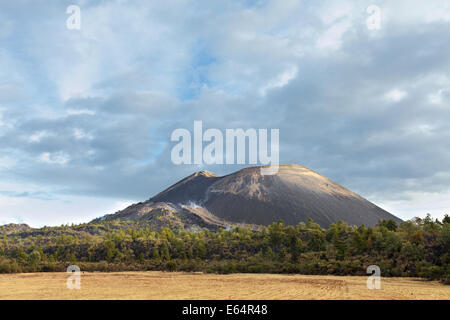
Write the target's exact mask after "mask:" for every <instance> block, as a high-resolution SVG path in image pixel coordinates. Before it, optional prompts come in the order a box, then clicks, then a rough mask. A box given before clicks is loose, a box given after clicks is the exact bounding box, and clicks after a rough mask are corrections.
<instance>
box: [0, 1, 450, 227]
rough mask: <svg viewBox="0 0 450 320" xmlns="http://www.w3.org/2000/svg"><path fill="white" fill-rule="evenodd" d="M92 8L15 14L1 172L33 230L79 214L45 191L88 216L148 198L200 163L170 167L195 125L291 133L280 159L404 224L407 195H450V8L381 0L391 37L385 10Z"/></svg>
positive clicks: (3, 53) (3, 84)
mask: <svg viewBox="0 0 450 320" xmlns="http://www.w3.org/2000/svg"><path fill="white" fill-rule="evenodd" d="M33 3H34V2H33ZM78 4H79V5H80V7H81V10H82V17H83V18H82V25H81V30H80V31H75V30H68V29H67V28H66V27H65V19H66V18H67V14H66V13H65V9H66V4H65V3H64V2H58V3H52V4H50V3H44V2H42V3H40V5H36V6H34V5H33V8H34V10H33V11H30V10H27V9H26V8H28V6H27V3H26V2H21V3H15V2H14V3H12V2H8V3H6V2H5V3H2V4H1V5H0V21H2V25H4V26H5V28H3V29H2V28H0V29H2V30H3V31H1V32H0V39H1V41H2V47H1V48H0V177H1V179H2V181H8V182H10V183H11V185H8V188H10V189H5V188H2V189H3V190H5V191H7V190H9V191H10V192H14V193H12V194H4V195H3V196H4V197H10V198H11V199H16V200H17V197H16V196H15V195H18V194H22V195H24V197H22V198H21V201H23V202H16V203H17V205H16V206H15V207H11V206H5V205H4V208H5V210H6V211H4V212H8V213H5V215H6V214H8V216H11V215H13V214H15V212H17V211H18V209H19V208H20V206H23V208H24V209H25V208H29V207H31V206H32V205H33V206H39V208H38V210H36V213H35V214H36V218H35V219H34V220H33V221H38V220H39V219H41V221H43V222H42V223H47V224H51V221H52V219H56V218H55V215H56V214H57V213H56V211H55V210H57V209H58V210H59V209H61V208H64V210H68V211H67V212H71V214H73V215H77V213H76V212H75V211H74V210H73V209H70V206H69V205H68V204H67V205H66V204H64V205H63V204H62V203H60V206H55V205H47V204H45V201H46V200H45V199H39V201H37V199H35V198H34V197H35V196H36V195H39V194H38V193H36V192H42V193H45V194H46V195H49V196H48V198H52V199H53V198H55V199H63V198H64V199H65V198H77V199H79V200H80V201H83V202H84V204H80V206H81V207H83V209H84V208H86V207H87V206H88V205H93V203H94V200H93V199H91V198H89V197H95V199H97V200H98V203H101V205H100V204H99V205H98V206H96V205H95V206H93V207H95V208H96V209H97V210H98V214H97V216H98V215H101V214H103V213H107V212H105V210H106V209H108V208H109V209H110V208H111V206H107V205H106V203H108V202H110V203H113V202H115V201H125V202H126V203H128V202H130V201H135V200H143V199H147V198H149V197H150V196H152V195H154V194H155V193H157V192H159V191H160V190H161V189H163V188H164V187H167V186H169V185H170V184H171V183H174V182H176V181H177V180H179V179H181V178H183V177H184V176H185V175H188V174H190V173H192V171H194V170H198V169H200V168H199V167H196V166H174V165H173V164H172V163H171V161H170V149H171V147H172V144H171V143H170V134H171V132H172V131H173V130H175V129H177V128H187V129H189V130H192V125H193V121H194V120H202V121H203V124H204V126H205V129H206V128H218V129H220V130H225V129H226V128H244V129H248V128H279V129H280V151H281V155H280V160H281V162H284V163H300V164H302V165H305V166H307V167H310V168H311V169H314V170H316V171H318V172H321V173H323V174H325V175H327V176H329V177H330V178H332V179H334V180H336V181H337V182H339V183H341V184H343V185H344V186H346V187H349V188H351V189H352V190H355V191H357V192H358V193H360V194H361V195H363V196H366V197H368V198H369V199H371V200H372V199H373V200H376V201H378V202H379V203H388V204H389V206H390V208H392V211H393V213H396V208H399V211H401V212H402V214H403V216H402V217H403V218H406V217H407V216H408V213H407V212H406V211H405V209H404V208H409V207H408V205H407V203H408V201H410V202H409V203H411V204H412V203H414V204H420V205H423V206H430V207H432V206H433V205H432V201H429V202H425V201H422V202H421V201H419V200H418V199H419V198H420V196H419V194H422V193H425V194H433V195H435V196H433V197H437V198H438V197H439V195H441V196H442V197H445V195H446V194H448V192H449V186H450V170H449V168H448V166H447V165H446V164H447V163H449V161H450V152H449V151H448V150H450V149H449V145H448V141H450V130H449V129H448V124H447V122H448V121H447V119H449V117H450V110H449V109H448V105H449V102H450V94H449V91H448V89H447V88H448V87H449V85H450V78H449V76H448V74H449V69H450V63H449V62H450V58H449V56H448V55H447V54H445V53H446V52H449V49H450V40H449V37H448V36H447V34H448V32H447V30H448V29H449V26H450V19H449V18H448V17H449V16H450V15H449V13H450V11H449V5H448V4H447V2H446V1H444V0H442V1H438V0H435V1H431V2H427V3H423V2H420V1H403V0H399V1H395V2H393V1H379V2H378V4H377V5H378V6H379V7H380V8H381V10H382V13H383V20H382V24H381V29H380V30H376V31H371V30H368V29H367V26H366V19H367V16H368V15H367V12H366V9H367V7H368V6H369V5H372V4H373V3H372V2H371V1H362V2H358V3H355V2H353V1H344V0H341V1H336V2H333V4H329V3H328V2H325V1H315V2H314V3H307V2H304V1H291V0H290V1H259V2H253V1H252V2H248V1H234V2H211V1H200V2H195V3H193V2H191V1H187V0H173V1H170V5H169V4H168V3H163V2H148V1H133V2H131V1H108V2H105V1H89V2H87V1H80V2H78ZM28 5H31V2H29V3H28ZM169 7H170V9H169ZM11 17H14V19H11ZM19 22H20V23H19ZM241 167H242V166H204V167H202V168H201V169H207V170H210V171H215V172H217V173H218V174H227V173H229V172H232V171H234V170H236V169H239V168H241ZM30 184H31V185H33V188H31V189H30V188H29V185H30ZM437 198H433V199H437ZM8 199H9V198H8ZM27 199H28V200H27ZM16 200H14V201H16ZM91 200H92V201H91ZM4 201H5V203H6V201H7V198H5V199H4ZM27 201H28V202H27ZM58 201H59V200H58ZM61 201H62V200H61ZM401 201H403V202H401ZM101 206H104V208H105V210H103V209H101ZM443 207H444V205H440V207H439V208H438V209H436V210H435V211H437V210H441V209H442V210H444V208H443ZM436 208H437V207H436ZM44 209H45V210H49V211H51V210H53V211H54V212H55V213H54V214H53V215H52V214H51V213H50V212H47V213H44V211H45V210H44ZM432 209H433V208H432ZM432 209H430V211H431V210H432ZM433 210H434V209H433ZM80 212H81V211H80ZM89 212H92V211H89ZM433 212H434V211H433ZM414 213H415V211H414ZM92 214H93V213H92ZM68 215H69V214H68ZM39 217H40V218H39ZM67 217H68V216H66V218H67ZM2 218H3V217H2ZM27 218H29V216H24V219H25V220H26V219H27ZM74 220H76V221H80V220H82V219H81V218H79V217H77V219H74ZM44 221H45V222H44ZM58 221H61V220H58Z"/></svg>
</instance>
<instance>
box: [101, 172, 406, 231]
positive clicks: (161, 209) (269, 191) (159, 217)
mask: <svg viewBox="0 0 450 320" xmlns="http://www.w3.org/2000/svg"><path fill="white" fill-rule="evenodd" d="M260 169H261V167H251V168H246V169H243V170H240V171H237V172H235V173H232V174H230V175H226V176H222V177H219V176H217V175H215V174H213V173H211V172H207V171H201V172H197V173H194V174H193V175H191V176H188V177H186V178H185V179H183V180H181V181H179V182H177V183H176V184H174V185H172V186H171V187H169V188H168V189H166V190H164V191H162V192H161V193H159V194H157V195H156V196H154V197H152V198H150V199H149V200H147V201H145V202H141V203H138V204H135V205H132V206H130V207H128V208H126V209H124V210H122V211H119V212H117V213H115V214H112V215H108V216H105V217H103V218H100V219H101V220H113V219H125V220H134V221H135V220H139V221H142V220H145V221H147V222H150V223H151V224H153V225H155V226H160V227H174V226H175V227H184V228H187V229H190V228H193V227H200V228H203V227H205V228H209V229H217V228H219V227H228V226H233V225H238V224H243V223H244V224H249V225H254V226H258V225H268V224H271V223H272V222H276V221H280V220H282V221H284V223H286V224H288V225H296V224H298V223H299V222H306V221H307V220H308V219H312V220H313V221H314V222H317V223H318V224H320V225H321V226H322V227H324V228H327V227H329V226H330V224H332V223H335V222H338V221H340V220H343V221H345V222H347V223H348V224H350V225H357V226H359V225H363V224H364V225H366V226H373V225H375V224H376V223H378V221H379V220H389V219H392V220H394V221H395V222H397V223H400V222H401V221H402V220H401V219H399V218H397V217H395V216H394V215H392V214H390V213H389V212H387V211H385V210H383V209H381V208H380V207H378V206H376V205H375V204H373V203H371V202H370V201H368V200H366V199H364V198H362V197H361V196H359V195H357V194H355V193H353V192H352V191H350V190H348V189H346V188H344V187H343V186H341V185H339V184H337V183H336V182H333V181H331V180H330V179H328V178H326V177H324V176H322V175H320V174H318V173H316V172H314V171H312V170H310V169H308V168H305V167H302V166H300V165H281V166H280V168H279V171H278V173H277V174H275V175H261V170H260Z"/></svg>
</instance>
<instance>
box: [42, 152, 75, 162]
mask: <svg viewBox="0 0 450 320" xmlns="http://www.w3.org/2000/svg"><path fill="white" fill-rule="evenodd" d="M39 160H40V161H42V162H45V163H49V164H57V165H66V164H67V163H68V162H69V161H70V156H69V155H68V154H66V153H64V152H61V151H59V152H53V153H51V152H44V153H42V154H41V155H40V156H39Z"/></svg>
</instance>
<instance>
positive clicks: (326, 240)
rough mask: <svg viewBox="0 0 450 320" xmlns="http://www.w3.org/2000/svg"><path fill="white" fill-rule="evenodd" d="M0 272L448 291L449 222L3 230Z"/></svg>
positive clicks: (124, 224) (111, 224) (126, 224)
mask: <svg viewBox="0 0 450 320" xmlns="http://www.w3.org/2000/svg"><path fill="white" fill-rule="evenodd" d="M0 235H1V237H2V238H1V241H0V273H17V272H40V271H43V272H49V271H65V270H66V268H67V266H68V265H71V264H76V265H78V266H79V267H80V268H81V270H83V271H143V270H164V271H203V272H212V273H299V274H311V275H325V274H334V275H366V268H367V266H369V265H378V266H379V267H380V268H381V272H382V276H387V277H423V278H427V279H431V280H440V281H442V282H444V283H447V284H450V217H449V216H445V218H444V219H443V220H442V221H439V220H437V219H436V220H433V219H432V218H431V217H430V216H427V217H426V218H424V219H420V218H415V219H413V220H410V221H406V222H403V223H401V224H400V225H397V224H396V223H395V222H394V221H392V220H390V221H380V222H379V223H378V224H377V225H376V226H375V227H365V226H359V227H357V226H350V225H348V224H347V223H345V222H343V221H340V222H338V223H335V224H332V225H331V226H330V227H329V228H327V229H324V228H321V227H320V226H319V225H318V224H317V223H314V222H313V221H312V220H308V221H307V222H306V223H299V224H298V225H297V226H289V225H285V224H284V223H283V222H282V221H280V222H276V223H272V224H271V225H269V226H267V227H262V228H261V229H258V230H251V229H248V228H235V229H233V230H224V229H219V230H218V231H217V232H212V231H209V230H206V229H205V230H201V231H198V232H188V231H186V230H184V229H174V230H172V229H168V228H164V229H162V230H153V229H151V228H150V227H149V226H148V225H147V224H146V223H145V221H140V222H130V221H119V220H118V221H108V222H96V223H89V224H80V225H71V226H68V225H65V226H61V227H44V228H41V229H33V230H28V231H18V232H13V233H9V234H7V233H6V232H2V229H1V227H0Z"/></svg>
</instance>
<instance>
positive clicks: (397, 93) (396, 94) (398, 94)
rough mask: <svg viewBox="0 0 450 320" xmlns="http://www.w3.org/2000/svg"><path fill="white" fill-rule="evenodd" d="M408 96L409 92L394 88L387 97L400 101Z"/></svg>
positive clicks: (393, 100)
mask: <svg viewBox="0 0 450 320" xmlns="http://www.w3.org/2000/svg"><path fill="white" fill-rule="evenodd" d="M406 96H407V92H406V91H403V90H399V89H394V90H391V91H389V92H388V93H387V94H386V98H387V99H388V100H389V101H391V102H400V101H402V100H403V99H404V98H405V97H406Z"/></svg>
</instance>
